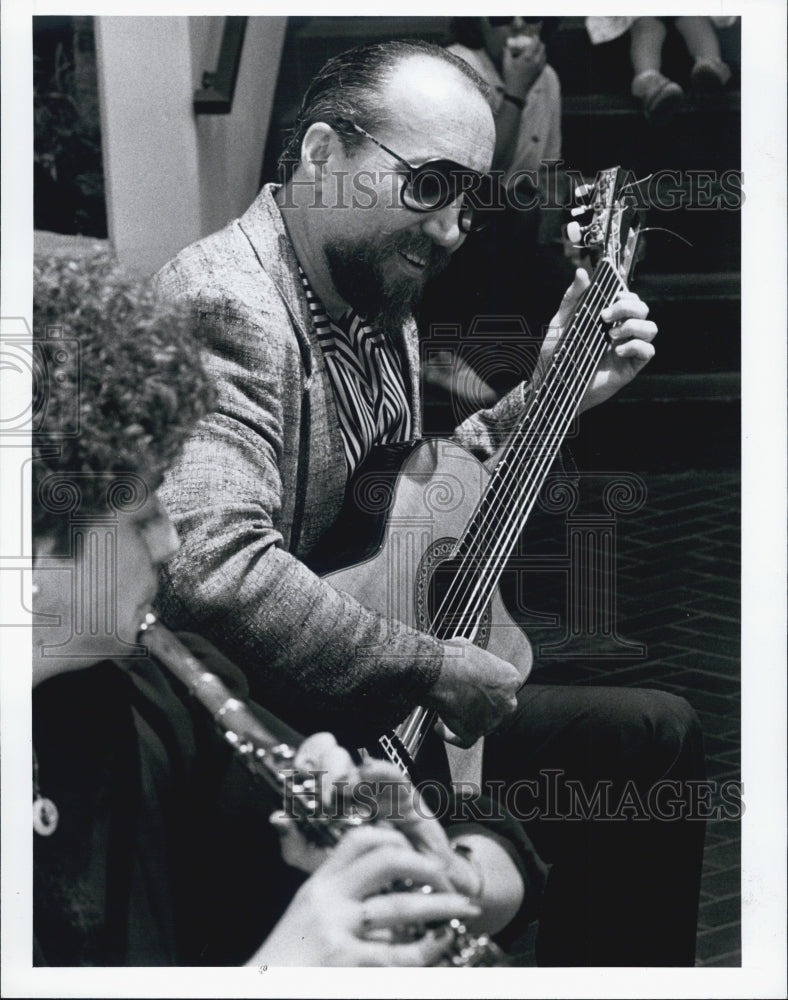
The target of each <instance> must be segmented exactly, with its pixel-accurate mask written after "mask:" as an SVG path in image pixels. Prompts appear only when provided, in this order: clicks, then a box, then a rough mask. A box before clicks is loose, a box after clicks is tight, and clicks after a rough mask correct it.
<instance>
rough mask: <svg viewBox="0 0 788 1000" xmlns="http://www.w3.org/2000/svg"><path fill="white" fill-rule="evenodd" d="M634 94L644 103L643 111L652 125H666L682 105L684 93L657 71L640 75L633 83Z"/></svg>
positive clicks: (653, 70) (648, 71)
mask: <svg viewBox="0 0 788 1000" xmlns="http://www.w3.org/2000/svg"><path fill="white" fill-rule="evenodd" d="M632 94H633V96H634V97H639V98H640V100H641V101H642V103H643V111H644V112H645V114H646V118H647V119H648V120H649V121H650V122H651V124H652V125H664V124H665V123H666V122H668V121H669V120H670V119H671V118H672V117H673V112H674V111H675V110H676V108H677V107H678V106H679V104H681V101H682V98H683V97H684V91H683V90H682V89H681V87H680V86H679V85H678V84H677V83H674V81H673V80H669V79H668V78H667V77H666V76H663V75H662V73H659V72H658V71H657V70H655V69H652V70H647V71H646V72H645V73H638V75H637V76H636V77H635V79H634V80H633V81H632Z"/></svg>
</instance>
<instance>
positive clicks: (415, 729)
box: [381, 245, 626, 769]
mask: <svg viewBox="0 0 788 1000" xmlns="http://www.w3.org/2000/svg"><path fill="white" fill-rule="evenodd" d="M611 255H612V256H613V257H615V258H617V260H618V261H619V263H620V245H619V246H614V247H613V248H612V254H611ZM606 263H607V264H608V265H609V267H610V271H611V272H612V277H613V279H614V280H613V283H612V287H609V288H604V287H603V282H604V281H605V280H607V279H609V278H610V276H611V274H610V273H608V274H607V275H604V276H603V279H602V281H600V282H596V283H594V282H592V285H591V286H589V290H588V293H587V294H586V296H585V297H584V299H583V301H582V302H581V304H580V307H579V309H578V313H579V312H582V310H583V309H585V310H586V312H588V310H589V308H590V307H591V304H592V303H591V300H593V299H594V296H595V295H596V296H598V297H601V298H602V299H604V298H605V296H606V295H609V296H610V301H611V302H612V301H613V296H612V295H611V292H612V290H613V288H614V287H615V285H616V284H618V286H619V288H622V289H624V290H626V284H625V283H624V281H623V280H622V279H621V277H620V275H619V274H618V273H617V272H616V271H615V269H614V268H613V265H611V264H610V260H609V258H605V260H603V261H602V262H601V264H600V268H604V265H605V264H606ZM595 305H596V306H598V302H597V303H595ZM598 311H601V310H598V309H595V312H597V316H595V317H591V318H590V323H591V329H589V331H588V333H589V334H591V333H593V330H594V328H595V327H598ZM578 313H576V314H575V317H576V316H577V315H578ZM575 317H573V319H574V318H575ZM567 332H569V331H567ZM582 339H583V332H582V330H581V332H580V333H579V334H578V335H577V340H578V341H579V342H580V346H583V347H585V352H586V356H587V357H586V364H585V371H583V372H582V373H581V374H582V380H584V379H585V378H588V379H589V381H590V377H591V376H592V375H593V372H594V371H595V370H596V367H597V366H598V364H599V361H600V360H601V356H602V353H603V351H604V347H605V343H604V342H602V344H600V345H599V349H598V355H599V356H596V355H594V354H590V353H589V351H590V349H591V346H592V345H591V344H590V343H588V342H587V343H586V344H585V345H583V344H582ZM586 340H587V341H588V337H586ZM562 348H563V353H564V359H566V358H567V356H568V354H569V351H568V344H567V341H566V339H565V340H564V341H563V343H562V344H559V345H558V346H557V347H556V351H557V352H560V351H561V350H562ZM553 360H554V359H551V361H553ZM562 360H563V359H562ZM548 364H550V362H548ZM573 366H574V368H575V374H576V375H577V373H578V370H579V368H580V365H578V364H576V363H573V362H572V361H571V360H568V361H567V363H565V364H564V369H566V368H571V367H573ZM558 370H559V368H558V364H554V365H553V366H552V371H553V373H554V378H553V382H555V383H558V385H557V387H556V388H554V387H553V385H552V384H550V385H548V389H547V392H546V395H547V396H548V399H549V393H550V392H551V391H552V392H553V395H556V394H557V393H558V392H559V390H560V387H561V380H560V379H559V378H558V377H557V375H556V374H555V373H556V372H557V371H558ZM550 371H551V369H548V371H547V374H546V376H545V378H544V379H543V381H542V383H541V385H540V387H539V390H541V389H542V387H543V386H544V385H545V382H546V381H547V375H549V374H550ZM582 380H581V381H582ZM581 388H583V386H582V385H581ZM539 390H537V396H538V393H539ZM566 397H567V403H568V407H567V412H566V414H564V421H565V423H566V427H565V428H564V430H563V432H562V434H561V435H560V440H563V437H564V435H565V434H566V430H568V421H569V420H571V419H572V418H573V416H574V413H575V410H576V408H577V405H578V404H579V399H580V398H581V397H580V389H576V390H575V398H574V399H570V394H569V393H566ZM561 405H562V406H565V405H566V404H564V403H563V402H562V404H561ZM532 406H536V401H534V403H532ZM529 409H530V407H529ZM558 410H559V412H558V413H557V415H556V419H555V420H554V421H553V423H554V425H555V424H559V423H560V422H561V413H560V407H559V408H558ZM528 416H529V415H526V416H525V419H524V420H522V421H521V422H520V425H519V426H518V428H516V429H515V431H514V432H513V435H512V439H513V440H512V442H511V443H512V447H511V448H509V449H507V456H506V459H502V462H501V464H499V467H498V470H496V472H499V470H500V469H501V467H502V465H505V464H506V460H507V459H508V460H509V464H510V465H511V451H513V450H514V443H515V442H516V438H517V435H518V433H519V435H520V437H521V438H524V437H525V430H526V428H525V426H524V425H525V424H526V423H527V422H528ZM531 436H533V434H531ZM555 437H556V438H558V435H555ZM560 440H558V441H557V444H556V445H555V446H554V447H553V448H552V449H550V450H545V451H543V453H542V455H543V456H544V457H543V458H542V461H541V467H542V468H544V465H545V463H546V462H547V461H550V462H552V461H553V460H554V458H555V454H557V451H558V446H559V445H560ZM523 443H524V442H523V441H521V442H520V443H519V444H517V447H518V448H520V449H521V450H522V449H523ZM521 464H522V463H521ZM517 475H520V473H519V471H518V473H517ZM531 475H532V479H535V480H538V479H539V478H540V476H541V472H539V473H536V474H534V473H533V470H531ZM511 478H512V477H511V474H510V475H509V479H511ZM515 479H516V477H515ZM527 479H528V476H527V475H526V481H527ZM501 483H503V486H501V485H500V484H501ZM495 488H496V486H495V485H494V484H493V483H488V488H487V489H486V490H485V496H484V497H483V498H482V501H481V502H480V504H479V505H478V506H479V507H482V506H483V504H484V501H485V499H486V500H488V514H489V509H490V507H491V503H492V500H495V499H497V498H495V497H492V499H490V497H491V494H492V492H493V490H494V489H495ZM497 488H498V489H499V490H500V492H502V493H505V492H506V489H507V488H508V490H509V492H510V493H518V494H519V495H520V496H522V491H523V484H522V483H519V484H518V483H517V482H516V481H515V483H514V484H511V483H509V484H508V485H507V480H506V477H505V475H499V476H498V477H497ZM537 495H538V491H537V492H536V493H534V496H533V498H532V499H530V502H529V498H528V496H526V497H525V498H524V499H523V501H522V502H521V503H519V504H518V508H519V509H518V510H516V511H515V513H514V514H513V515H512V516H510V519H509V523H508V535H509V538H508V539H505V540H504V541H500V532H499V533H498V538H499V544H498V553H497V554H493V556H492V557H490V558H488V560H487V562H488V565H489V564H492V565H493V567H494V568H495V569H496V573H495V580H494V581H493V582H492V586H488V587H487V590H488V591H489V595H487V596H485V597H484V599H483V601H482V602H478V598H477V607H478V609H479V610H478V613H479V614H481V611H482V610H483V609H484V607H486V605H487V603H488V601H489V599H490V596H491V594H492V591H493V590H494V587H495V585H496V583H497V580H498V578H499V577H500V574H501V572H502V570H503V566H504V565H505V561H506V559H507V558H508V555H509V554H510V551H511V547H513V544H514V541H516V537H517V534H518V533H519V531H521V530H522V526H523V525H524V524H525V522H526V520H527V518H528V516H529V514H530V510H531V507H532V506H533V503H534V502H535V499H536V496H537ZM487 519H488V521H489V516H488V518H487ZM483 520H484V519H482V521H481V523H480V524H477V528H476V530H477V534H481V531H482V527H483ZM477 521H478V509H477V512H476V513H475V514H474V517H473V518H472V519H471V522H470V525H469V528H471V526H473V525H474V524H476V522H477ZM494 526H495V525H494V518H493V527H494ZM469 535H470V531H469V530H468V529H466V532H465V533H464V535H463V539H462V540H461V541H464V542H465V543H466V546H468V547H469V548H470V547H471V546H472V545H476V544H477V543H478V538H477V539H472V538H469ZM460 547H461V546H460V544H458V550H459V548H460ZM502 556H503V558H502ZM477 564H478V562H477ZM466 574H467V561H466ZM474 575H476V576H477V577H478V573H477V574H474ZM455 579H456V578H455ZM475 590H478V587H476V588H475ZM435 714H436V713H434V712H432V711H431V710H428V709H424V708H416V709H414V711H413V712H412V713H411V714H410V715H409V716H408V717H407V719H406V720H405V721H404V722H403V723H402V724H401V725H400V726H399V727H398V728H397V730H396V733H397V736H398V738H399V739H400V741H401V743H402V744H403V745H404V747H405V749H406V750H407V751H409V752H411V754H412V755H415V752H416V751H415V750H413V749H412V748H413V746H414V741H415V746H416V749H418V747H419V746H420V745H421V742H422V741H423V739H424V736H425V735H426V732H427V730H428V724H431V720H430V716H435ZM386 742H390V741H388V739H387V738H386ZM381 743H383V740H381ZM384 748H385V745H384ZM391 749H392V750H393V746H392V747H391ZM396 756H397V761H396V762H397V763H398V764H399V765H400V767H401V768H403V769H404V767H403V765H402V762H401V761H400V759H399V755H398V754H397V755H396Z"/></svg>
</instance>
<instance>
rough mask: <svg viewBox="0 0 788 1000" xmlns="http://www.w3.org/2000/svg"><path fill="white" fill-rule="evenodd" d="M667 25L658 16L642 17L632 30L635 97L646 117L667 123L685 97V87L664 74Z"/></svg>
mask: <svg viewBox="0 0 788 1000" xmlns="http://www.w3.org/2000/svg"><path fill="white" fill-rule="evenodd" d="M665 30H666V29H665V25H664V24H663V23H662V21H661V20H660V19H659V18H657V17H639V18H638V19H637V21H635V23H634V24H633V25H632V27H631V28H630V29H629V57H630V59H631V60H632V71H633V73H634V77H633V78H632V95H633V96H634V97H638V98H640V100H641V101H642V102H643V110H644V111H645V113H646V117H647V118H648V119H649V120H650V121H653V122H655V123H656V122H663V121H667V119H668V118H669V117H670V115H671V114H672V113H673V111H674V109H675V108H676V105H677V104H678V103H679V102H680V101H681V98H682V97H683V96H684V91H683V90H682V89H681V87H680V86H679V85H678V84H677V83H674V81H673V80H669V79H668V78H667V77H666V76H664V75H663V74H662V72H661V66H662V44H663V42H664V41H665Z"/></svg>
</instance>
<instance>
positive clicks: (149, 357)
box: [33, 253, 214, 542]
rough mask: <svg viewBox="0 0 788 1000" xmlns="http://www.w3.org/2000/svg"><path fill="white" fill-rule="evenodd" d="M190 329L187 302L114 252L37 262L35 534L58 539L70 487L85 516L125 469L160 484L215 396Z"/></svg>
mask: <svg viewBox="0 0 788 1000" xmlns="http://www.w3.org/2000/svg"><path fill="white" fill-rule="evenodd" d="M192 326H193V323H192V320H191V319H190V318H189V316H188V315H187V313H186V312H185V311H184V310H182V309H179V308H177V307H175V306H173V305H171V304H167V305H166V306H165V305H164V304H163V303H162V302H160V301H158V300H157V298H156V294H155V292H154V290H153V288H152V286H151V284H150V283H148V282H139V281H137V280H135V279H133V278H131V277H129V276H128V275H126V274H124V273H123V271H122V270H121V269H120V268H119V267H118V265H117V264H116V263H115V261H114V260H113V258H112V257H111V256H110V255H109V254H104V253H102V254H99V255H96V256H91V257H87V258H84V259H80V260H72V259H68V258H65V257H62V256H60V257H59V256H51V257H42V258H37V259H36V261H35V264H34V298H33V356H34V380H33V381H34V392H33V456H34V462H33V531H34V534H35V535H36V536H37V537H41V536H43V535H48V536H50V537H52V538H54V539H55V540H57V541H61V542H62V541H63V540H65V537H66V535H67V531H68V515H69V510H66V509H64V508H65V507H68V506H69V505H68V504H67V503H64V502H63V497H64V496H65V495H66V494H67V493H68V492H69V490H70V493H71V495H72V496H77V497H78V498H79V513H80V516H84V515H85V514H87V515H88V516H89V515H90V514H92V513H99V514H100V513H106V512H107V490H108V482H109V483H110V484H112V482H116V483H117V481H118V480H122V479H123V477H124V476H126V477H127V478H128V477H130V476H131V477H132V479H131V480H129V481H133V477H139V479H142V480H144V481H145V482H146V483H153V484H155V483H156V482H157V480H158V479H160V477H161V476H162V475H163V474H164V472H165V471H166V470H167V468H168V467H169V466H170V465H171V463H172V462H173V460H174V459H175V457H176V456H177V454H178V453H179V451H180V450H181V448H182V446H183V443H184V441H185V439H186V437H187V435H188V434H189V433H190V431H191V430H192V428H193V427H194V425H195V424H196V423H197V421H198V420H199V419H200V418H201V417H202V416H203V415H204V414H205V413H206V412H208V411H209V410H210V409H211V407H212V406H213V402H214V390H213V387H212V385H211V383H210V382H209V379H208V376H207V375H206V373H205V371H204V369H203V367H202V364H201V362H200V350H199V344H198V343H197V341H196V340H195V337H194V334H193V331H192ZM139 479H138V480H137V481H139ZM56 484H57V485H56ZM63 484H66V488H65V490H64V489H63ZM58 487H59V491H60V495H59V496H58ZM53 491H54V492H53ZM71 506H72V507H73V504H72V505H71Z"/></svg>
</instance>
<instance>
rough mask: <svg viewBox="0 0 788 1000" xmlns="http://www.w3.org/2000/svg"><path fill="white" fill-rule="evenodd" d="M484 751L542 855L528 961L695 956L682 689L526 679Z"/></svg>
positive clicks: (694, 722)
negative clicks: (544, 873)
mask: <svg viewBox="0 0 788 1000" xmlns="http://www.w3.org/2000/svg"><path fill="white" fill-rule="evenodd" d="M484 762H485V763H484V776H485V783H489V782H490V781H498V782H503V786H489V787H490V790H491V791H492V790H493V789H495V788H496V787H500V788H501V790H500V791H498V792H497V793H496V792H494V791H493V797H495V794H498V796H499V797H500V796H501V795H505V796H507V798H506V803H507V805H508V806H509V807H510V810H511V811H512V812H513V813H514V814H515V815H517V814H518V813H519V817H518V818H521V819H522V820H523V821H524V826H525V830H526V831H527V833H528V835H529V837H530V838H531V840H532V842H533V844H534V846H535V847H536V850H537V851H538V852H539V854H540V856H541V857H542V859H543V860H544V861H546V862H548V863H549V864H550V865H551V870H550V874H549V877H548V880H547V886H546V889H545V893H544V897H543V900H542V906H541V914H540V920H539V933H538V938H537V945H536V957H537V961H538V963H539V964H540V965H546V966H550V965H555V966H584V965H596V966H600V965H601V966H606V965H608V966H629V965H645V966H688V965H693V964H694V960H695V933H696V926H697V914H698V896H699V891H700V875H701V867H702V860H703V840H704V830H705V825H704V823H703V821H702V820H701V819H698V818H687V810H690V811H691V810H692V786H691V782H692V781H693V780H699V779H703V778H704V760H703V742H702V736H701V732H700V726H699V723H698V719H697V716H696V715H695V712H694V710H693V709H692V708H691V706H690V705H689V704H688V703H687V702H686V701H685V700H684V699H683V698H678V697H676V696H674V695H671V694H667V693H665V692H661V691H655V690H647V689H635V688H616V687H563V686H558V685H555V686H552V685H540V684H532V683H530V682H529V683H528V684H526V685H525V686H524V687H523V690H522V691H521V693H520V697H519V710H518V711H517V713H516V714H515V715H514V716H513V717H512V719H511V720H510V721H509V722H507V724H506V725H505V726H504V727H503V728H502V730H501V731H499V732H498V733H496V734H495V735H493V736H490V737H488V738H487V741H486V746H485V757H484ZM526 782H530V783H526ZM667 782H671V783H673V784H666V783H667ZM688 782H689V784H688ZM515 787H516V788H517V792H513V791H512V789H513V788H515ZM595 794H596V795H597V796H598V799H596V800H595ZM695 801H696V802H697V798H696V799H695ZM682 811H683V815H684V818H676V817H678V816H680V815H681V814H682ZM696 812H697V809H696Z"/></svg>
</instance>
